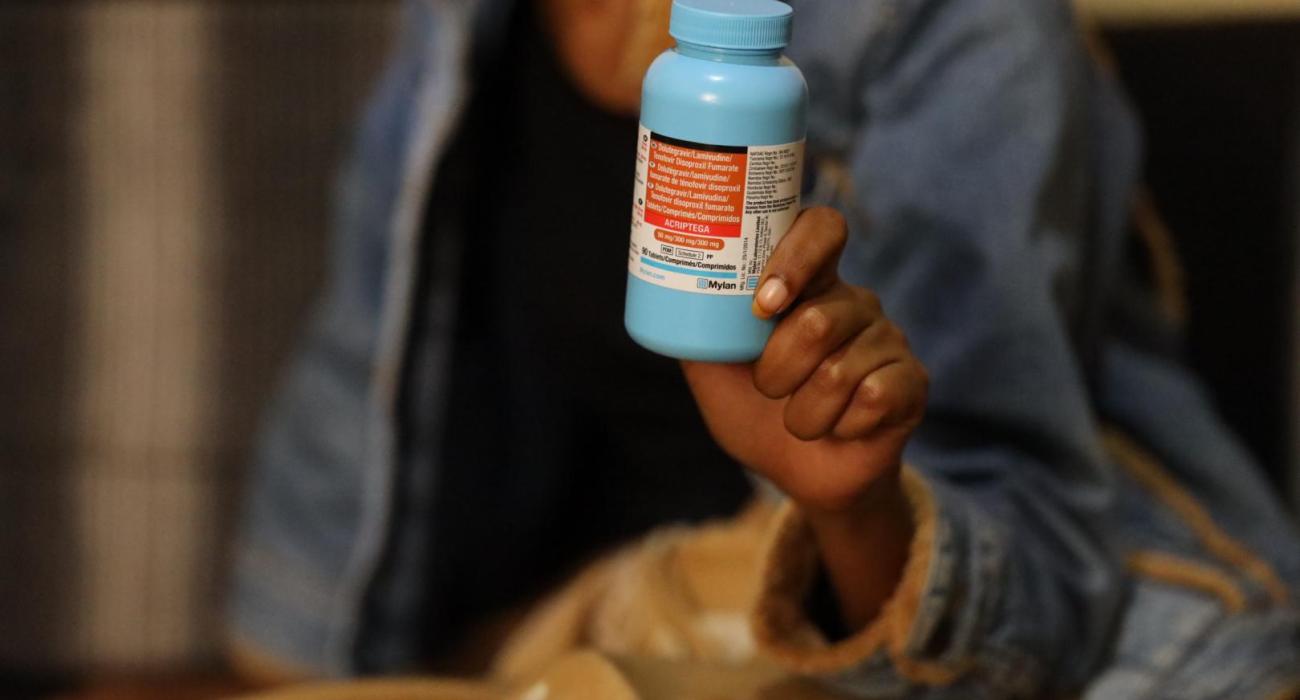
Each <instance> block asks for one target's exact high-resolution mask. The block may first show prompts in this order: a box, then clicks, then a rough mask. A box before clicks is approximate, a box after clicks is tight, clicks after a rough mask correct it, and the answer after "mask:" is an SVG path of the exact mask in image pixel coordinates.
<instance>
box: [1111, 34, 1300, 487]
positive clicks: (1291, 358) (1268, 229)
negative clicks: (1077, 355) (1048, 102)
mask: <svg viewBox="0 0 1300 700" xmlns="http://www.w3.org/2000/svg"><path fill="white" fill-rule="evenodd" d="M1106 38H1107V40H1108V42H1109V44H1110V45H1111V47H1112V48H1113V49H1114V51H1115V55H1116V57H1117V59H1118V61H1119V66H1120V73H1121V75H1122V77H1123V80H1124V82H1125V84H1126V86H1127V88H1128V90H1129V92H1130V94H1131V95H1132V97H1133V99H1134V101H1135V102H1136V104H1137V107H1138V110H1139V111H1140V113H1141V116H1142V118H1143V121H1144V123H1145V127H1146V138H1147V148H1148V151H1147V175H1148V179H1149V182H1150V185H1151V187H1152V190H1153V191H1154V195H1155V198H1156V200H1157V203H1158V205H1159V206H1160V207H1161V209H1162V211H1163V213H1164V215H1165V218H1166V219H1167V221H1168V224H1169V227H1170V228H1171V229H1172V232H1173V234H1174V238H1175V242H1176V244H1177V247H1178V251H1179V253H1180V255H1181V257H1182V260H1183V263H1184V266H1185V269H1186V281H1187V293H1188V301H1189V306H1190V315H1189V323H1188V327H1187V347H1186V352H1187V358H1188V360H1189V362H1190V363H1191V365H1192V366H1193V367H1194V368H1195V369H1196V370H1197V371H1198V372H1199V373H1200V374H1201V375H1202V376H1203V377H1204V378H1205V379H1206V380H1207V381H1208V382H1209V383H1210V385H1211V388H1212V391H1213V393H1214V395H1215V397H1216V398H1217V399H1218V402H1219V405H1220V407H1221V409H1222V410H1223V412H1224V415H1225V417H1226V419H1227V420H1228V422H1229V423H1230V424H1231V425H1232V426H1233V428H1234V429H1235V430H1236V431H1237V432H1238V433H1239V434H1240V436H1241V437H1242V438H1243V439H1244V440H1245V442H1246V443H1247V445H1248V446H1249V447H1250V449H1251V450H1252V451H1253V452H1254V453H1255V455H1256V456H1257V457H1258V458H1259V459H1260V460H1261V461H1262V463H1263V464H1264V465H1265V467H1266V468H1267V469H1268V470H1269V473H1270V476H1271V477H1272V479H1273V480H1274V482H1275V483H1276V484H1277V485H1278V488H1279V489H1285V488H1287V487H1288V485H1289V483H1291V481H1290V480H1293V479H1295V476H1294V475H1296V474H1298V473H1300V454H1297V448H1298V445H1300V435H1297V426H1298V425H1300V347H1298V346H1297V337H1298V329H1297V326H1298V325H1300V324H1298V323H1297V320H1296V319H1297V315H1296V311H1297V306H1300V299H1298V298H1297V290H1298V289H1300V287H1297V277H1296V275H1297V272H1296V270H1297V260H1300V248H1298V246H1297V239H1298V238H1300V235H1298V232H1300V177H1298V176H1300V162H1298V160H1297V155H1298V154H1300V24H1293V23H1278V24H1262V23H1234V24H1219V25H1211V26H1186V27H1172V28H1169V27H1167V28H1145V29H1131V30H1126V31H1112V32H1109V33H1108V35H1107V37H1106ZM1294 486H1296V487H1297V488H1300V482H1296V483H1294ZM1295 493H1296V498H1297V500H1296V501H1295V503H1296V504H1297V505H1300V490H1297V491H1296V492H1295Z"/></svg>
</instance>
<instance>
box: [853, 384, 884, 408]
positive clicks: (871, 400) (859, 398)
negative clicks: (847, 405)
mask: <svg viewBox="0 0 1300 700" xmlns="http://www.w3.org/2000/svg"><path fill="white" fill-rule="evenodd" d="M884 401H885V392H884V389H882V388H881V386H880V384H879V383H878V382H874V381H872V380H871V378H870V377H868V378H866V379H864V380H862V381H861V382H859V383H858V388H857V389H855V390H854V392H853V405H854V406H855V407H857V408H859V409H862V410H867V411H873V410H876V409H877V408H879V407H880V406H881V404H882V403H884Z"/></svg>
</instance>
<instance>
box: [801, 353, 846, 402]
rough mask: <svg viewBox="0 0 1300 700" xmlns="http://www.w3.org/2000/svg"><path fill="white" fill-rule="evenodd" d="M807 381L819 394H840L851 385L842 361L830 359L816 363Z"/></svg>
mask: <svg viewBox="0 0 1300 700" xmlns="http://www.w3.org/2000/svg"><path fill="white" fill-rule="evenodd" d="M808 381H809V383H810V384H811V385H812V388H813V390H814V391H817V392H818V393H821V394H840V393H841V392H843V391H844V390H845V389H847V388H849V386H850V385H851V384H850V382H849V375H848V372H846V371H845V370H844V365H843V363H841V362H833V361H830V360H827V361H825V362H823V363H821V364H820V365H818V366H817V369H816V370H815V371H814V372H813V375H812V377H811V378H810V379H809V380H808ZM841 395H842V394H841Z"/></svg>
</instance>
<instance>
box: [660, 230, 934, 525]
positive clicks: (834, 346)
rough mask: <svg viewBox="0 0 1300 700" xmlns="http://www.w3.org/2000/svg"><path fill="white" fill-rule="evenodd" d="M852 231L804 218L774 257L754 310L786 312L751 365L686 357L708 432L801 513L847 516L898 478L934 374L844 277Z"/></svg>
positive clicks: (873, 302) (871, 298)
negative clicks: (843, 257)
mask: <svg viewBox="0 0 1300 700" xmlns="http://www.w3.org/2000/svg"><path fill="white" fill-rule="evenodd" d="M846 238H847V229H846V227H845V222H844V218H843V217H842V216H840V214H839V213H838V212H836V211H835V210H834V209H829V208H825V207H822V208H815V209H808V210H806V211H804V212H803V213H802V214H801V215H800V216H799V218H798V220H796V221H795V224H794V226H793V227H791V229H790V231H789V232H788V233H787V234H786V235H785V237H784V238H783V239H782V240H781V243H780V244H779V245H778V246H777V248H776V250H774V251H773V253H772V257H771V259H770V260H769V261H768V264H767V268H766V270H765V271H764V275H763V280H762V282H761V284H760V285H759V291H758V293H757V294H756V295H755V297H754V309H753V311H754V314H755V315H757V316H760V317H763V318H767V317H771V316H774V315H778V314H782V315H781V320H780V322H779V323H778V324H777V326H776V330H775V332H773V334H772V337H771V339H770V340H769V341H768V343H767V346H766V348H764V350H763V354H762V356H761V357H760V358H759V359H758V361H757V362H755V363H753V364H738V365H720V364H706V363H698V362H684V363H683V368H684V369H685V372H686V378H687V381H688V382H689V383H690V386H691V390H692V392H693V393H694V395H695V400H696V402H697V403H698V404H699V406H700V410H701V412H702V413H703V415H704V420H705V422H706V423H707V424H708V426H709V430H710V431H711V432H712V433H713V436H714V439H716V440H717V441H718V442H719V443H720V444H721V445H722V447H723V449H725V450H726V451H727V452H728V453H729V454H731V455H732V456H733V457H735V458H736V459H737V460H739V461H740V462H741V463H742V464H744V465H745V466H746V467H748V468H750V469H752V470H754V471H755V472H757V473H758V474H760V475H762V476H764V477H766V478H767V479H769V480H770V481H772V482H773V483H774V484H776V485H777V486H778V487H780V488H781V490H783V491H784V492H785V493H786V494H788V495H789V496H790V498H792V499H794V501H795V502H797V503H798V504H800V505H801V506H802V507H804V509H806V510H809V511H815V512H828V513H833V512H837V511H843V510H845V509H848V508H850V507H852V506H853V505H854V504H856V503H859V502H861V501H862V500H863V499H864V498H865V497H867V496H869V495H870V491H871V488H872V486H873V485H874V484H876V483H877V482H878V481H880V480H881V479H882V477H889V476H893V475H896V474H897V471H898V469H899V460H900V455H901V454H902V451H903V447H904V446H905V445H906V444H907V440H908V438H909V437H910V436H911V434H912V430H913V429H915V428H916V426H917V424H919V423H920V422H921V418H922V416H923V415H924V413H925V402H926V392H927V388H928V384H929V379H928V377H927V376H926V372H925V369H924V368H923V367H922V366H921V363H920V362H918V361H917V359H916V358H915V357H913V356H912V352H911V350H910V349H909V348H908V344H907V339H906V338H905V337H904V335H903V333H902V331H900V330H899V328H898V326H895V325H894V324H893V323H892V322H891V321H890V320H889V319H888V318H886V317H885V314H884V312H883V311H882V310H881V307H880V300H879V299H877V298H876V295H875V294H873V293H872V292H871V291H869V290H867V289H864V288H862V287H855V286H853V285H850V284H847V283H845V282H844V281H843V280H841V279H840V278H839V274H838V272H837V269H838V266H839V259H840V253H841V252H842V251H843V249H844V244H845V241H846Z"/></svg>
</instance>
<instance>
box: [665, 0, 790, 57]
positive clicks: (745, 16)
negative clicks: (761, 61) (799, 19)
mask: <svg viewBox="0 0 1300 700" xmlns="http://www.w3.org/2000/svg"><path fill="white" fill-rule="evenodd" d="M793 15H794V10H792V9H790V6H789V5H787V4H785V3H783V2H779V1H778V0H673V13H672V19H671V20H670V21H669V24H668V33H669V34H671V35H672V37H673V38H674V39H676V40H678V41H684V42H687V43H691V44H700V45H703V46H710V47H713V48H716V49H739V50H744V49H753V50H773V49H781V48H784V47H785V46H786V45H787V44H789V43H790V24H791V19H792V18H793Z"/></svg>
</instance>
